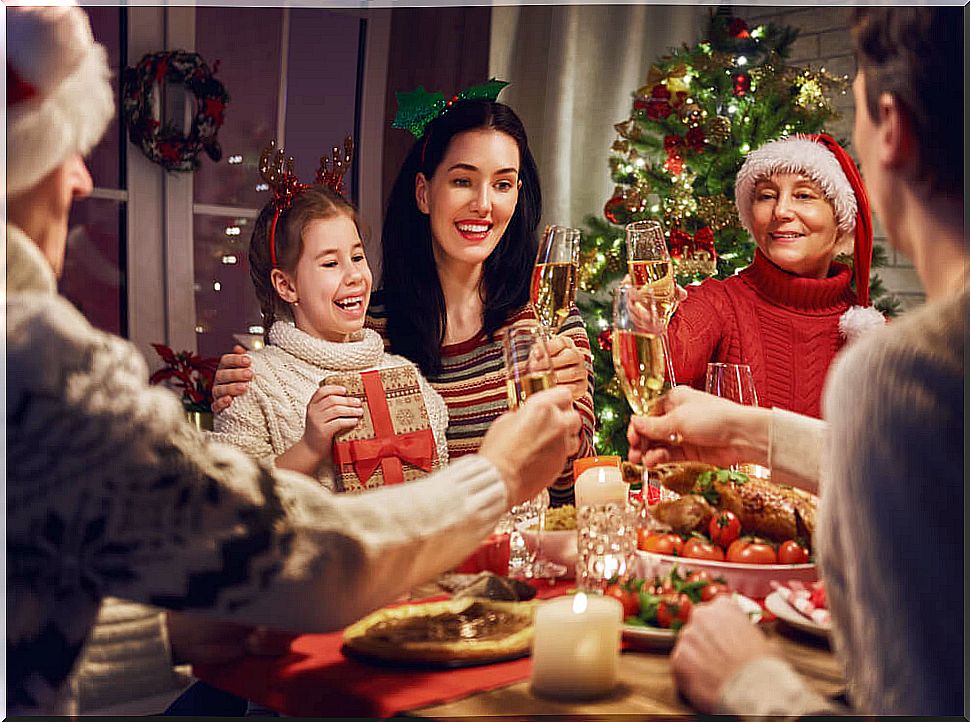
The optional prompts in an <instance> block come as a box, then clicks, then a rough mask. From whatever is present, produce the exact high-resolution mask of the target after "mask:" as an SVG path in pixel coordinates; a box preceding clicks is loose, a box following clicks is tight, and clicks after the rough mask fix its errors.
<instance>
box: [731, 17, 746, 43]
mask: <svg viewBox="0 0 970 722" xmlns="http://www.w3.org/2000/svg"><path fill="white" fill-rule="evenodd" d="M728 35H730V36H731V37H732V38H737V39H739V40H741V39H744V38H749V37H751V33H749V32H748V24H747V23H746V22H744V20H742V19H741V18H731V21H730V22H729V23H728Z"/></svg>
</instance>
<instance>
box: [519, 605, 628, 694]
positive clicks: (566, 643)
mask: <svg viewBox="0 0 970 722" xmlns="http://www.w3.org/2000/svg"><path fill="white" fill-rule="evenodd" d="M622 622H623V607H622V606H621V605H620V603H619V601H617V600H616V599H613V598H612V597H600V596H589V595H587V594H584V593H583V592H578V593H577V594H575V595H573V596H570V597H561V598H558V599H552V600H550V601H548V602H545V603H543V604H542V605H541V606H540V607H539V608H538V609H537V610H536V617H535V635H534V637H533V641H532V689H533V691H535V692H536V694H541V695H545V696H548V697H556V698H566V697H572V698H584V697H585V698H589V697H598V696H601V695H605V694H608V693H609V692H610V691H611V690H612V689H613V688H614V687H615V686H616V676H617V666H618V663H619V657H620V633H621V624H622Z"/></svg>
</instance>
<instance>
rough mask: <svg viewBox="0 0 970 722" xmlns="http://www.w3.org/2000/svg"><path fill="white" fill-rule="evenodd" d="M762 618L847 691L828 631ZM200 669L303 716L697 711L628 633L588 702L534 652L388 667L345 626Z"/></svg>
mask: <svg viewBox="0 0 970 722" xmlns="http://www.w3.org/2000/svg"><path fill="white" fill-rule="evenodd" d="M534 584H535V585H536V587H537V591H538V596H539V598H551V597H555V596H558V595H561V594H565V593H568V592H569V590H570V589H571V585H570V584H568V583H563V582H559V583H557V584H554V585H550V584H549V583H547V582H536V583H534ZM429 595H430V596H429ZM411 596H412V598H413V599H414V600H416V601H420V600H428V599H430V600H434V599H439V600H440V599H442V598H445V597H446V595H443V594H442V589H441V588H440V587H437V586H435V585H433V584H432V585H428V586H425V587H422V588H421V589H418V590H414V592H413V593H412V595H411ZM759 626H760V627H761V628H762V629H763V630H764V631H765V633H766V634H767V635H768V637H769V638H771V639H773V640H774V641H775V644H776V648H777V649H778V650H779V651H780V653H781V654H782V655H783V656H784V658H785V659H786V660H787V661H788V662H789V663H790V664H791V666H792V667H793V668H794V669H795V670H796V671H797V672H798V673H799V674H801V675H802V676H803V677H804V679H805V680H806V681H807V683H808V684H809V686H810V687H812V688H813V689H814V690H816V691H817V692H819V693H820V694H822V695H823V696H825V697H828V698H833V699H835V698H839V697H841V696H842V695H843V694H844V688H845V681H844V676H843V673H842V670H841V669H840V666H839V663H838V661H837V659H836V657H835V655H834V654H833V653H832V651H831V649H830V647H829V644H828V642H827V640H826V639H825V638H824V637H819V636H815V635H810V634H807V633H805V632H803V631H799V630H797V629H794V628H791V627H788V626H787V625H786V624H785V623H784V622H783V621H782V620H779V619H776V618H775V617H774V616H773V615H771V614H770V613H769V612H767V611H766V612H765V618H764V619H763V620H762V621H761V623H760V624H759ZM194 673H195V675H196V677H198V678H199V679H201V680H202V681H205V682H207V683H209V684H211V685H212V686H214V687H217V688H220V689H223V690H225V691H227V692H231V693H233V694H236V695H239V696H242V697H245V698H247V699H249V700H252V701H253V702H256V703H258V704H261V705H263V706H266V707H268V708H270V709H274V710H277V711H279V712H280V713H282V714H286V715H295V716H313V717H382V718H387V717H404V718H423V719H446V718H453V717H493V716H499V715H501V716H514V717H515V718H516V719H529V718H531V717H533V716H535V717H539V716H549V715H558V716H567V717H577V718H580V717H582V718H587V717H589V716H591V715H592V716H599V715H613V714H645V715H684V714H694V713H696V710H694V709H693V708H692V707H691V705H690V703H689V702H688V701H687V700H686V699H685V698H684V697H682V696H681V695H680V694H679V693H678V691H677V687H676V684H675V682H674V678H673V675H672V672H671V667H670V649H669V648H667V649H664V648H656V647H651V646H647V645H643V644H642V643H640V642H636V641H632V640H628V639H624V642H623V649H622V653H621V655H620V660H619V668H618V683H617V685H616V687H615V688H614V689H613V691H612V692H611V693H610V694H608V695H607V696H604V697H600V698H597V699H591V700H581V701H567V700H563V699H552V698H548V697H543V696H541V695H538V694H536V693H535V692H533V690H532V688H531V685H530V682H529V677H530V673H531V660H530V659H529V658H528V657H525V658H522V659H516V660H511V661H504V662H499V663H496V664H489V665H483V666H474V667H467V668H459V669H428V668H420V667H417V668H409V667H400V666H393V665H392V666H385V665H380V664H373V663H369V662H367V661H364V660H360V659H356V658H354V657H353V656H352V655H348V654H347V653H346V650H345V649H344V647H343V644H342V632H334V633H331V634H307V635H300V636H298V637H296V638H295V639H294V641H293V643H292V645H291V650H290V653H289V654H287V655H283V656H280V657H256V656H248V657H244V658H243V659H241V660H237V661H235V662H232V663H229V664H224V665H219V666H205V667H196V668H195V670H194Z"/></svg>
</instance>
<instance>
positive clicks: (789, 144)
mask: <svg viewBox="0 0 970 722" xmlns="http://www.w3.org/2000/svg"><path fill="white" fill-rule="evenodd" d="M773 173H800V174H802V175H804V176H807V177H808V178H811V179H812V180H813V181H814V182H815V183H817V184H818V186H819V188H821V190H822V193H823V195H824V196H825V197H826V199H828V201H829V202H830V203H831V204H832V208H833V209H834V211H835V219H836V223H837V224H838V228H839V231H840V238H841V239H846V240H847V241H849V242H850V243H851V248H852V252H853V272H854V275H855V287H856V298H857V299H858V301H859V306H855V307H853V308H850V309H849V310H848V311H846V313H845V314H843V316H842V319H841V320H840V322H839V329H840V330H841V332H842V334H843V335H844V336H846V338H849V339H850V340H851V339H852V338H854V337H856V336H858V335H859V334H860V333H862V332H863V331H864V330H866V329H867V328H869V327H871V326H874V325H882V324H883V323H884V322H885V319H884V318H883V316H882V314H880V313H879V312H878V311H876V310H875V309H873V308H872V307H870V306H869V271H870V268H871V266H872V240H873V234H872V211H871V209H870V206H869V195H868V193H867V192H866V187H865V185H864V184H863V182H862V176H861V175H860V174H859V169H858V168H857V167H856V164H855V162H854V161H853V160H852V158H851V157H850V156H849V154H848V153H847V152H846V150H845V148H843V147H842V146H840V145H839V144H838V143H837V142H836V141H835V139H834V138H832V137H831V136H828V135H825V134H824V133H817V134H814V135H794V136H790V137H788V138H782V139H780V140H775V141H772V142H770V143H766V144H765V145H763V146H761V147H760V148H758V149H757V150H755V151H752V152H751V153H749V154H748V157H747V158H746V159H745V161H744V165H742V166H741V170H740V171H738V176H737V180H736V182H735V190H734V197H735V203H736V205H737V208H738V215H739V216H740V218H741V224H742V225H743V226H744V227H745V228H746V229H747V230H748V232H749V233H751V234H752V235H754V232H753V223H752V210H751V208H752V205H753V204H754V190H755V184H756V183H757V182H758V181H759V180H761V179H762V178H765V177H766V176H769V175H771V174H773ZM840 245H842V246H843V247H846V249H847V248H848V244H847V243H840Z"/></svg>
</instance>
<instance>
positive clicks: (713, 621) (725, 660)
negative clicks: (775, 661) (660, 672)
mask: <svg viewBox="0 0 970 722" xmlns="http://www.w3.org/2000/svg"><path fill="white" fill-rule="evenodd" d="M769 656H778V652H777V651H776V650H775V648H774V646H773V645H772V644H771V643H770V642H769V641H768V639H767V638H766V637H765V635H764V634H762V633H761V630H759V629H757V628H756V627H755V626H754V625H753V624H751V621H750V620H749V619H748V615H747V614H745V613H744V612H743V611H741V609H740V608H739V607H738V605H737V604H735V603H734V602H732V601H731V600H730V599H728V598H726V597H716V598H715V599H714V601H712V602H711V603H709V604H701V605H699V606H697V607H695V608H694V610H693V612H692V613H691V617H690V622H689V623H688V624H687V625H686V626H685V627H684V628H683V629H681V630H680V633H679V634H678V635H677V643H676V644H675V645H674V650H673V652H672V653H671V655H670V668H671V670H672V671H673V673H674V679H675V680H676V681H677V686H678V687H679V688H680V691H681V692H682V693H683V695H684V696H685V697H687V699H689V700H690V701H691V702H692V703H693V705H694V706H695V707H696V708H697V710H698V711H699V712H702V713H713V712H717V707H718V702H719V701H720V699H721V695H722V693H723V691H724V685H725V684H726V683H727V682H728V680H730V679H731V677H732V676H733V675H734V674H735V672H737V671H738V670H739V669H741V667H743V666H744V665H745V664H747V663H748V662H750V661H752V660H754V659H758V658H760V657H769Z"/></svg>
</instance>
